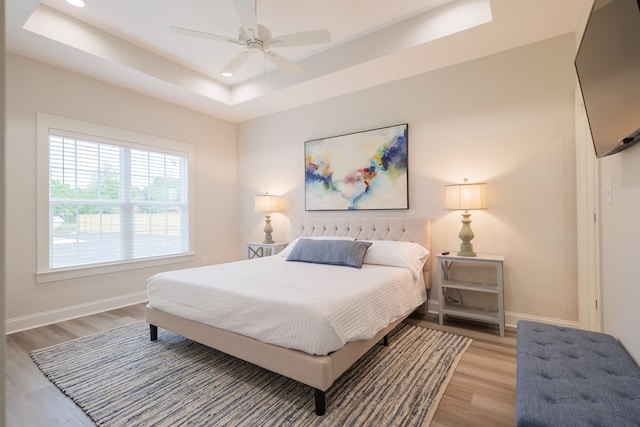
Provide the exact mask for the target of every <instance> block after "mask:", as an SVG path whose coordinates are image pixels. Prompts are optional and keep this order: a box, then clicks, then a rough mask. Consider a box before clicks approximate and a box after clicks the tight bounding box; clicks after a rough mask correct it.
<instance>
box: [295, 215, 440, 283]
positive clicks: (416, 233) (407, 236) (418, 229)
mask: <svg viewBox="0 0 640 427" xmlns="http://www.w3.org/2000/svg"><path fill="white" fill-rule="evenodd" d="M309 236H346V237H354V238H356V239H360V240H401V241H408V242H415V243H419V244H421V245H422V246H424V247H425V248H427V249H429V251H431V221H430V220H429V219H427V218H402V217H351V216H349V217H320V216H319V217H304V218H294V219H292V220H291V222H290V225H289V238H290V240H293V239H295V238H296V237H309ZM431 258H432V256H429V258H428V259H427V262H426V263H425V265H424V267H423V269H422V270H423V271H424V281H425V284H426V286H427V289H430V288H431Z"/></svg>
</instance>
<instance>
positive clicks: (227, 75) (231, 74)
mask: <svg viewBox="0 0 640 427" xmlns="http://www.w3.org/2000/svg"><path fill="white" fill-rule="evenodd" d="M222 75H223V76H225V77H231V76H233V73H222Z"/></svg>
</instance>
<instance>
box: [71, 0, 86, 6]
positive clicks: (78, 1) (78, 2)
mask: <svg viewBox="0 0 640 427" xmlns="http://www.w3.org/2000/svg"><path fill="white" fill-rule="evenodd" d="M67 3H69V4H70V5H72V6H75V7H85V6H86V5H87V2H86V1H85V0H67Z"/></svg>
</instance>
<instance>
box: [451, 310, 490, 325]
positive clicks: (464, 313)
mask: <svg viewBox="0 0 640 427" xmlns="http://www.w3.org/2000/svg"><path fill="white" fill-rule="evenodd" d="M442 314H443V315H451V316H457V317H464V318H465V319H472V320H480V321H483V322H490V323H495V324H496V325H500V323H501V321H500V314H499V313H498V312H497V311H488V310H482V309H477V308H471V307H452V306H445V307H444V308H443V309H442Z"/></svg>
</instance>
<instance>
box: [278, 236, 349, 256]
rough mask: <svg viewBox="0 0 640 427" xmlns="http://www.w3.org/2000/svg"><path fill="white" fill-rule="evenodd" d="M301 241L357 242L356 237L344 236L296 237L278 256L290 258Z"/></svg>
mask: <svg viewBox="0 0 640 427" xmlns="http://www.w3.org/2000/svg"><path fill="white" fill-rule="evenodd" d="M300 239H313V240H350V241H352V242H353V241H354V240H356V238H355V237H342V236H308V237H307V236H302V237H296V238H295V239H293V241H292V242H291V243H289V245H287V247H286V248H284V249H283V250H282V251H280V252H279V253H278V255H280V256H281V257H285V258H286V257H288V256H289V254H290V253H291V250H292V249H293V247H294V246H295V245H296V243H298V241H299V240H300Z"/></svg>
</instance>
